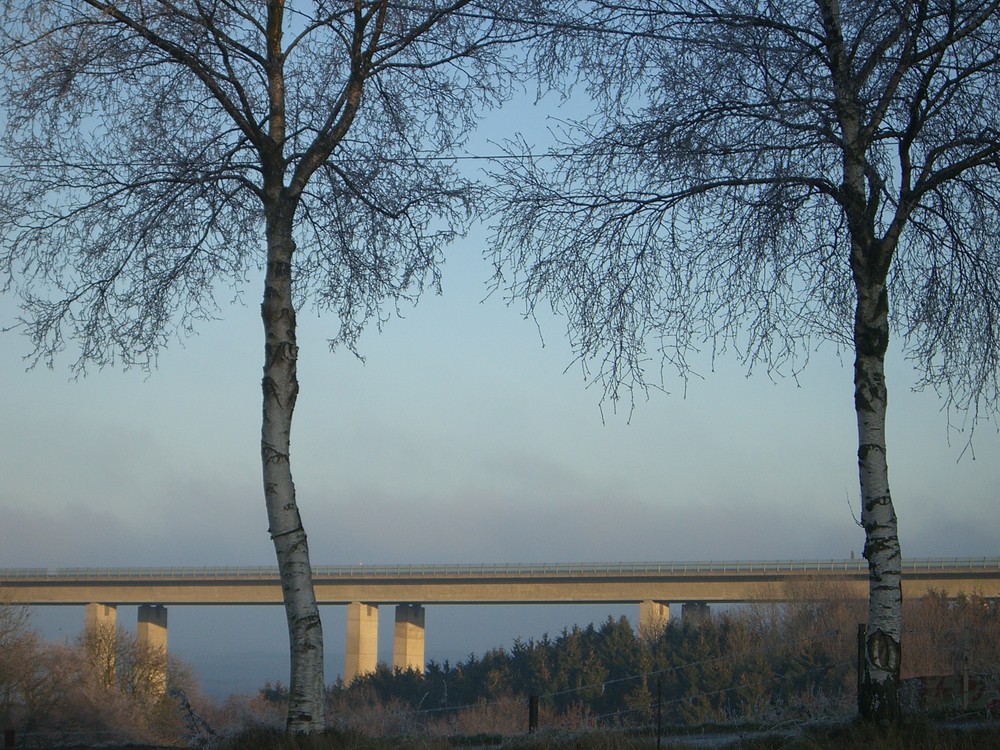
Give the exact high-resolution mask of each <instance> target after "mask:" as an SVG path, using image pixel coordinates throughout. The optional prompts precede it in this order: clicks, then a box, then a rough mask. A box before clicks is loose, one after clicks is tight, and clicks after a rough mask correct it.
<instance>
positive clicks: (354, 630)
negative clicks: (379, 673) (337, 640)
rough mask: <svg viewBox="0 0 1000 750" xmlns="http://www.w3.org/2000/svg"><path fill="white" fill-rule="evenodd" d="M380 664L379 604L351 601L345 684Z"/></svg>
mask: <svg viewBox="0 0 1000 750" xmlns="http://www.w3.org/2000/svg"><path fill="white" fill-rule="evenodd" d="M377 665H378V605H377V604H363V603H362V602H351V603H350V604H348V605H347V661H346V663H345V665H344V684H346V685H350V684H351V682H353V681H354V678H355V677H360V676H361V675H366V674H369V673H371V672H374V671H375V667H376V666H377Z"/></svg>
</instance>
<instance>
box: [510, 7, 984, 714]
mask: <svg viewBox="0 0 1000 750" xmlns="http://www.w3.org/2000/svg"><path fill="white" fill-rule="evenodd" d="M998 8H1000V3H998V2H996V0H864V1H863V2H862V1H861V0H774V1H773V2H767V3H763V2H757V1H756V0H661V1H658V2H649V1H648V0H635V2H629V3H617V2H610V3H603V2H602V3H598V2H592V3H591V2H585V3H566V4H564V5H563V6H562V9H563V11H564V12H565V17H564V18H563V20H562V27H563V29H564V31H565V32H566V33H565V34H563V35H562V36H561V37H559V38H557V39H555V40H554V41H552V42H551V44H550V46H548V47H547V48H545V49H544V50H540V54H539V57H538V59H539V60H540V61H541V66H542V68H543V70H545V71H546V72H547V73H548V74H549V75H550V76H552V78H553V79H554V80H555V82H556V83H557V84H559V83H561V84H562V85H574V84H575V85H578V86H582V87H585V88H586V91H587V93H588V94H589V95H590V96H591V97H592V98H593V100H594V101H595V102H596V114H595V115H594V116H593V117H592V118H591V119H587V120H585V121H582V122H570V123H564V124H563V125H562V126H561V130H560V131H559V132H560V133H561V142H560V143H559V144H558V145H557V146H556V147H555V149H553V152H552V153H550V154H548V155H547V156H543V157H539V158H530V157H531V155H529V154H526V153H525V151H527V150H528V149H527V148H526V144H524V143H516V142H515V143H512V144H510V145H509V150H510V152H511V156H515V157H517V158H516V159H511V160H508V161H505V162H502V164H503V166H502V167H498V171H499V172H500V174H499V175H498V177H499V178H500V180H501V184H502V185H504V186H505V189H504V190H503V191H502V195H501V196H500V208H499V211H500V218H499V219H498V230H497V244H496V248H497V249H496V250H495V255H494V261H495V263H496V266H497V273H498V284H501V285H504V286H505V287H506V288H507V289H508V290H509V291H510V292H511V293H512V294H513V295H514V296H515V297H518V298H522V299H524V300H526V302H527V305H528V309H529V311H530V310H531V309H533V308H534V306H535V305H536V304H538V303H539V302H540V301H541V300H542V299H546V300H548V301H549V302H550V303H551V305H552V306H553V307H554V308H555V309H556V310H557V311H560V312H562V313H564V314H565V315H566V316H567V317H568V320H569V331H570V338H571V341H572V343H573V345H574V349H575V352H576V354H577V355H578V356H579V358H580V360H581V361H582V362H583V363H584V365H585V366H587V367H588V368H589V369H592V370H593V371H594V374H595V376H596V377H597V378H598V380H599V381H601V382H603V384H604V385H605V387H606V391H605V393H606V395H607V396H609V397H611V398H617V397H619V396H620V395H621V392H622V390H623V389H624V390H626V392H627V391H628V390H629V389H631V388H634V387H636V386H637V385H638V386H640V387H641V386H643V385H645V384H646V383H647V381H646V380H645V379H644V378H645V373H644V367H645V365H646V363H647V356H648V353H649V352H658V354H659V355H661V356H662V358H663V360H664V361H665V363H672V364H673V365H674V366H676V368H677V369H678V371H679V372H680V373H681V374H682V375H686V374H688V372H689V370H690V363H689V359H688V357H689V354H690V352H691V351H692V350H693V349H698V348H702V347H704V346H706V345H707V346H708V347H709V348H710V349H711V350H712V351H713V352H714V353H719V352H722V351H725V350H730V351H732V350H735V351H736V353H737V355H738V356H740V357H741V358H742V360H743V361H744V362H745V363H746V364H747V365H748V366H750V367H753V366H757V367H758V368H759V367H761V366H763V367H765V368H766V369H768V370H769V371H778V372H781V371H785V370H787V369H788V368H796V367H799V366H801V365H802V364H804V362H805V361H806V360H807V359H808V355H809V352H810V349H811V347H813V346H814V345H815V344H816V342H817V341H820V340H831V339H832V340H833V341H836V342H838V345H842V346H843V347H845V348H847V349H848V350H852V351H854V353H855V365H854V386H855V391H854V393H855V399H854V405H855V411H856V414H857V425H858V462H859V464H858V465H859V478H860V486H861V497H862V510H861V523H862V525H863V527H864V531H865V548H864V554H865V557H866V558H867V560H868V564H869V570H870V597H869V612H868V629H867V643H866V648H865V669H864V675H863V685H862V690H861V694H860V695H859V710H860V712H861V714H862V716H863V717H865V718H868V719H872V720H886V719H888V720H893V719H895V718H896V717H897V716H898V682H899V663H900V661H899V660H900V637H901V626H902V621H901V618H902V615H901V595H900V560H901V552H900V543H899V537H898V532H897V522H896V511H895V509H894V505H893V502H892V499H891V495H890V491H889V478H888V466H887V461H886V437H885V424H886V407H887V393H888V391H887V387H886V380H885V372H884V364H885V357H886V352H887V350H888V346H889V335H890V328H891V329H892V330H893V331H894V332H896V333H898V334H900V336H901V339H902V342H903V347H904V350H905V351H906V353H907V354H908V355H909V357H910V358H911V359H912V360H913V361H914V362H915V364H916V365H917V366H918V367H919V368H920V369H921V371H922V372H923V373H924V375H925V380H924V382H923V383H922V385H924V386H932V387H934V388H936V389H938V391H939V392H940V393H941V394H942V395H943V397H944V398H945V400H946V401H947V403H948V405H949V407H950V408H956V409H959V410H968V411H967V412H966V413H967V414H969V415H971V418H972V420H973V421H974V420H975V419H976V418H978V417H979V416H980V415H981V414H983V413H988V412H990V411H991V410H994V409H995V407H996V406H997V365H998V357H1000V348H998V335H1000V248H998V244H997V237H998V236H1000V213H998V209H1000V66H998V56H1000V10H998ZM550 41H551V40H550ZM564 71H572V74H571V77H570V79H569V80H567V79H566V77H565V72H564Z"/></svg>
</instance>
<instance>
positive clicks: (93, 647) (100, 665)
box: [83, 602, 118, 687]
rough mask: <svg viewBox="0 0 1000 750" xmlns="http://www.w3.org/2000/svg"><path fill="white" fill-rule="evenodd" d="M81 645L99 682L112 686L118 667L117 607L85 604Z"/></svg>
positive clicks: (92, 603)
mask: <svg viewBox="0 0 1000 750" xmlns="http://www.w3.org/2000/svg"><path fill="white" fill-rule="evenodd" d="M83 646H84V649H86V651H87V659H88V660H89V661H90V663H91V664H92V665H93V666H94V668H95V669H96V670H97V679H98V681H99V682H100V684H101V685H103V686H104V687H112V686H113V685H114V684H115V673H116V671H117V669H118V654H117V647H118V608H117V607H116V606H115V605H114V604H99V603H97V602H91V603H90V604H88V605H87V609H86V617H85V620H84V626H83Z"/></svg>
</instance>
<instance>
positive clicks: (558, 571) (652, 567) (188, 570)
mask: <svg viewBox="0 0 1000 750" xmlns="http://www.w3.org/2000/svg"><path fill="white" fill-rule="evenodd" d="M866 569H867V562H866V561H865V560H862V559H846V560H730V561H703V562H617V563H496V564H488V563H487V564H454V565H449V564H444V565H441V564H434V565H419V564H418V565H337V566H315V567H313V578H314V579H318V580H322V579H324V578H340V579H343V578H427V577H446V578H461V577H497V576H508V575H509V576H532V577H537V576H571V575H655V574H661V575H662V574H685V573H767V572H774V573H788V572H811V571H812V572H817V573H821V572H834V571H864V570H866ZM903 570H904V571H906V570H914V571H917V570H920V571H927V570H1000V557H959V558H948V557H931V558H913V559H909V560H905V561H904V562H903ZM153 578H156V579H165V578H166V579H170V578H174V579H199V578H201V579H218V578H226V579H233V578H245V579H254V580H261V579H264V580H267V579H277V578H278V569H277V567H274V566H259V567H254V566H235V567H159V568H0V581H2V580H7V581H14V580H28V579H30V580H40V579H41V580H70V579H88V580H94V579H98V580H99V579H109V580H111V579H113V580H128V579H153Z"/></svg>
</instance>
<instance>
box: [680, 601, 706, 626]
mask: <svg viewBox="0 0 1000 750" xmlns="http://www.w3.org/2000/svg"><path fill="white" fill-rule="evenodd" d="M711 616H712V610H710V609H709V608H708V605H707V604H705V602H684V606H683V607H681V620H682V621H683V622H688V623H691V624H692V625H694V626H695V627H698V626H699V625H701V624H702V623H703V622H705V620H707V619H709V618H710V617H711Z"/></svg>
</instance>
